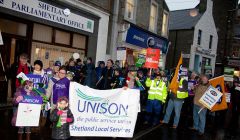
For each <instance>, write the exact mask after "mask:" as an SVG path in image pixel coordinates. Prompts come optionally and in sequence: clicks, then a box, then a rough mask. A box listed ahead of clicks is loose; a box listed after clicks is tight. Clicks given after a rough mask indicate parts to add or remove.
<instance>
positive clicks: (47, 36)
mask: <svg viewBox="0 0 240 140" xmlns="http://www.w3.org/2000/svg"><path fill="white" fill-rule="evenodd" d="M52 34H53V29H52V27H49V26H45V25H41V24H36V23H34V26H33V40H37V41H43V42H48V43H51V42H52Z"/></svg>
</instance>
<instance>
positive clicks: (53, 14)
mask: <svg viewBox="0 0 240 140" xmlns="http://www.w3.org/2000/svg"><path fill="white" fill-rule="evenodd" d="M0 7H4V8H7V9H11V10H13V11H17V12H21V13H24V14H27V15H31V16H34V17H38V18H41V19H45V20H49V21H52V22H55V23H59V24H62V25H65V26H69V27H72V28H75V29H79V30H83V31H86V32H91V33H93V28H94V21H93V20H91V19H88V18H85V17H82V16H80V15H77V14H74V13H71V11H70V10H69V9H67V8H66V9H62V8H59V7H56V6H53V5H50V4H48V3H45V2H42V1H40V0H0Z"/></svg>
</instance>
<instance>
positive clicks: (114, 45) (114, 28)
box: [110, 0, 119, 60]
mask: <svg viewBox="0 0 240 140" xmlns="http://www.w3.org/2000/svg"><path fill="white" fill-rule="evenodd" d="M118 11H119V0H114V4H113V15H112V16H113V18H112V27H111V28H112V31H111V40H110V54H111V58H112V59H113V60H116V56H117V45H118V44H117V38H118Z"/></svg>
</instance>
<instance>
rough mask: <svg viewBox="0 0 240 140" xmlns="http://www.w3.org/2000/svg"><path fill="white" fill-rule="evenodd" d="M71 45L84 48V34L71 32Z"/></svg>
mask: <svg viewBox="0 0 240 140" xmlns="http://www.w3.org/2000/svg"><path fill="white" fill-rule="evenodd" d="M72 46H73V47H74V48H78V49H86V36H83V35H79V34H73V43H72Z"/></svg>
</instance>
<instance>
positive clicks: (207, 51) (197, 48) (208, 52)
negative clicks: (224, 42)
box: [196, 46, 215, 57]
mask: <svg viewBox="0 0 240 140" xmlns="http://www.w3.org/2000/svg"><path fill="white" fill-rule="evenodd" d="M196 51H197V52H199V53H201V54H205V55H208V56H212V57H215V54H211V52H212V50H210V49H204V48H202V47H200V46H198V47H196Z"/></svg>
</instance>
